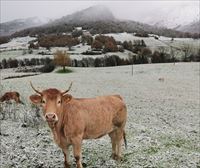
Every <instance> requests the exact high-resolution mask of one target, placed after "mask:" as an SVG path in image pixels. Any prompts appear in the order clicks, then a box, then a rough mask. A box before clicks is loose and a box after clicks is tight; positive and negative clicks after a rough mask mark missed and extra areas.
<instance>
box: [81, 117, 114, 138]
mask: <svg viewBox="0 0 200 168" xmlns="http://www.w3.org/2000/svg"><path fill="white" fill-rule="evenodd" d="M113 129H114V125H113V123H112V116H109V115H107V117H106V118H102V116H101V117H98V118H94V117H93V118H92V119H91V120H89V122H88V123H87V125H86V128H85V131H84V137H83V138H84V139H96V138H100V137H102V136H104V135H106V134H108V133H110V132H112V131H113Z"/></svg>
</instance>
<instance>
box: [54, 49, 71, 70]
mask: <svg viewBox="0 0 200 168" xmlns="http://www.w3.org/2000/svg"><path fill="white" fill-rule="evenodd" d="M54 63H55V64H56V65H59V66H62V67H63V71H65V70H66V69H65V67H66V66H69V65H70V63H71V59H70V56H69V54H68V53H67V52H66V51H60V50H57V51H56V53H55V54H54Z"/></svg>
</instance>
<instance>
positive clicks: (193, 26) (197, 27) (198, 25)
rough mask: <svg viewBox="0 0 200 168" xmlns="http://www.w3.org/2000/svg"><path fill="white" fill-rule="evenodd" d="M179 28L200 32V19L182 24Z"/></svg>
mask: <svg viewBox="0 0 200 168" xmlns="http://www.w3.org/2000/svg"><path fill="white" fill-rule="evenodd" d="M177 30H179V31H183V32H191V33H198V34H200V21H196V22H192V23H190V24H187V25H185V26H180V27H179V28H178V29H177Z"/></svg>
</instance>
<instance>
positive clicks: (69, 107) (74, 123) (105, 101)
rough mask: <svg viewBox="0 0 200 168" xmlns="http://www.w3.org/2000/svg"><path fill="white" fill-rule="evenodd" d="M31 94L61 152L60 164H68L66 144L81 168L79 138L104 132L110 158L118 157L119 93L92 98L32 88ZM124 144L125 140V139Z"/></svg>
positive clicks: (121, 133) (120, 128) (122, 119)
mask: <svg viewBox="0 0 200 168" xmlns="http://www.w3.org/2000/svg"><path fill="white" fill-rule="evenodd" d="M31 86H32V88H33V89H34V91H35V92H37V94H34V95H31V96H30V100H31V102H32V103H34V104H37V105H42V108H43V112H44V116H45V119H46V121H47V122H48V125H49V127H50V128H51V130H52V133H53V137H54V140H55V142H56V143H57V144H58V146H59V147H60V148H61V149H62V151H63V154H64V165H65V167H66V168H67V167H70V163H69V150H68V149H69V146H70V145H72V147H73V155H74V157H75V160H76V165H77V168H82V163H81V144H82V141H83V139H96V138H100V137H102V136H104V135H106V134H108V135H109V136H110V138H111V142H112V157H113V159H115V160H120V159H121V148H122V142H123V139H124V140H125V131H124V127H125V123H126V118H127V111H126V105H125V103H124V101H123V100H122V98H121V97H120V96H119V95H111V96H100V97H96V98H74V97H72V96H71V95H70V94H67V92H68V91H69V90H70V87H71V85H70V87H69V89H68V90H66V91H64V92H61V91H59V90H57V89H54V88H50V89H46V90H43V91H41V92H40V91H38V90H36V89H35V88H34V87H33V85H32V84H31ZM125 145H126V141H125Z"/></svg>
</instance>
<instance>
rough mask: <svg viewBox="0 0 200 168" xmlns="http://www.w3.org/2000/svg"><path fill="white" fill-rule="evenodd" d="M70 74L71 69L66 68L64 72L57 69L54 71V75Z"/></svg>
mask: <svg viewBox="0 0 200 168" xmlns="http://www.w3.org/2000/svg"><path fill="white" fill-rule="evenodd" d="M71 72H73V71H72V70H71V69H67V68H66V69H65V70H63V69H59V70H57V71H56V73H61V74H65V73H71Z"/></svg>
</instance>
